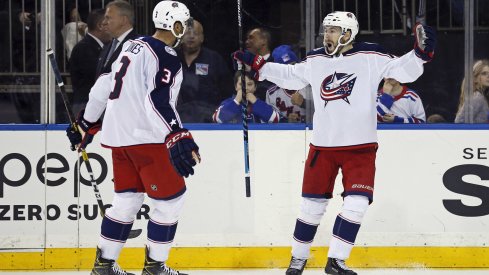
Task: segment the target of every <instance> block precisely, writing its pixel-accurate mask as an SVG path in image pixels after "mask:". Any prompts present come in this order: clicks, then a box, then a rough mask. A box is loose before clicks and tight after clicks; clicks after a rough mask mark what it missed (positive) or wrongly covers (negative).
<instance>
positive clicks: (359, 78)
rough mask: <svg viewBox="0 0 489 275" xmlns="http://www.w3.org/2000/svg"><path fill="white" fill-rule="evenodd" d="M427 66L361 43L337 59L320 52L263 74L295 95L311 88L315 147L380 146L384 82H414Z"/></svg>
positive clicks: (411, 55)
mask: <svg viewBox="0 0 489 275" xmlns="http://www.w3.org/2000/svg"><path fill="white" fill-rule="evenodd" d="M423 63H424V61H423V60H421V59H420V58H418V57H417V56H416V55H415V53H414V50H413V51H410V52H409V53H407V54H405V55H403V56H401V57H399V58H397V57H395V56H393V55H390V54H388V53H386V52H385V51H384V50H383V49H382V48H381V47H380V46H379V45H377V44H371V43H355V44H353V48H352V49H350V50H348V51H346V52H344V53H342V54H340V55H338V56H335V57H332V56H329V55H327V54H326V53H325V50H324V48H318V49H316V50H313V51H311V52H310V53H308V54H307V58H306V59H305V60H304V61H302V62H301V63H298V64H295V65H284V64H276V63H266V64H265V65H264V66H263V67H262V68H261V69H260V80H261V79H267V80H269V81H271V82H274V83H275V84H277V85H278V86H279V87H282V88H285V89H290V90H294V89H295V90H298V89H302V88H304V87H305V86H306V85H308V84H310V85H311V87H312V97H313V100H314V108H315V111H314V116H313V128H314V129H313V135H312V140H311V143H312V145H314V146H317V147H327V148H331V147H333V148H338V147H344V148H349V146H374V144H376V142H377V110H376V99H377V87H378V85H379V82H380V81H381V80H382V79H383V78H384V77H387V78H394V79H396V80H398V81H399V82H402V83H409V82H412V81H414V80H416V79H417V78H418V77H419V76H420V75H421V74H422V73H423Z"/></svg>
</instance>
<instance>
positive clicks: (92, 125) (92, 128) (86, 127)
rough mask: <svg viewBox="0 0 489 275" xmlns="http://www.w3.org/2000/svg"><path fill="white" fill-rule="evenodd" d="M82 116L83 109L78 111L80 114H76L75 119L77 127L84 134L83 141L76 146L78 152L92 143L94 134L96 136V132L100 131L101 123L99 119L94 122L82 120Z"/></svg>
mask: <svg viewBox="0 0 489 275" xmlns="http://www.w3.org/2000/svg"><path fill="white" fill-rule="evenodd" d="M84 114H85V109H83V110H81V111H80V113H79V114H78V118H77V119H76V123H77V124H78V127H80V129H82V130H83V132H85V135H83V139H82V141H81V142H80V145H79V146H78V151H81V150H82V149H85V148H87V145H88V144H90V143H92V141H93V137H94V136H95V134H97V133H98V131H100V129H101V128H102V121H101V120H100V119H99V120H97V121H96V122H90V121H88V120H86V119H85V118H83V115H84Z"/></svg>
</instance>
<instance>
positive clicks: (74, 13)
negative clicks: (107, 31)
mask: <svg viewBox="0 0 489 275" xmlns="http://www.w3.org/2000/svg"><path fill="white" fill-rule="evenodd" d="M86 31H87V24H86V23H85V22H83V21H81V18H80V14H79V13H78V10H77V9H76V8H74V9H72V10H71V11H70V22H68V23H66V25H64V27H63V29H62V30H61V35H62V36H63V41H64V44H65V49H66V58H67V59H68V60H69V59H70V57H71V52H72V50H73V48H74V47H75V45H76V44H77V43H78V42H80V41H81V40H82V39H83V37H85V33H86Z"/></svg>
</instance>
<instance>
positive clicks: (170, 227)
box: [148, 219, 178, 262]
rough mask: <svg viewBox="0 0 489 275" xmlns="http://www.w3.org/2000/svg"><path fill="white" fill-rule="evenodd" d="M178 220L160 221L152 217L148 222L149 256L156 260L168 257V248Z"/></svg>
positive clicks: (160, 260)
mask: <svg viewBox="0 0 489 275" xmlns="http://www.w3.org/2000/svg"><path fill="white" fill-rule="evenodd" d="M177 225H178V222H174V223H160V222H157V221H154V220H152V219H150V220H149V222H148V246H149V257H150V258H151V259H153V260H155V261H158V262H164V261H166V260H167V259H168V254H169V253H170V248H171V246H172V243H173V239H174V238H175V233H176V232H177Z"/></svg>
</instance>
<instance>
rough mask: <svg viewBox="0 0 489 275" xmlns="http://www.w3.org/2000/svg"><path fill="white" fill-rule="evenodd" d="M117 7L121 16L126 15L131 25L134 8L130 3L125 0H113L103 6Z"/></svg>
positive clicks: (132, 23)
mask: <svg viewBox="0 0 489 275" xmlns="http://www.w3.org/2000/svg"><path fill="white" fill-rule="evenodd" d="M112 6H114V7H117V9H119V12H120V14H121V15H122V16H126V17H127V19H129V22H130V23H131V25H134V9H133V8H132V5H131V4H130V3H129V2H127V1H125V0H115V1H112V2H110V3H108V4H107V6H106V7H105V8H109V7H112Z"/></svg>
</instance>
